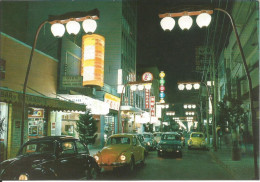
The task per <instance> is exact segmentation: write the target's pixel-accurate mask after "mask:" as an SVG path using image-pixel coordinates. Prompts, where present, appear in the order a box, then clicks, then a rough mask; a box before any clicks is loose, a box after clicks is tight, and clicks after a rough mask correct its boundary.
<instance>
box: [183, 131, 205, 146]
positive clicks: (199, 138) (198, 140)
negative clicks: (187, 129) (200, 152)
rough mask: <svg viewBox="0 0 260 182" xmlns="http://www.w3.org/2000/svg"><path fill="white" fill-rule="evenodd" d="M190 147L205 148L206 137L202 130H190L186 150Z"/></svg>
mask: <svg viewBox="0 0 260 182" xmlns="http://www.w3.org/2000/svg"><path fill="white" fill-rule="evenodd" d="M191 148H201V149H206V148H207V144H206V139H205V134H204V133H202V132H192V133H191V134H190V139H189V140H188V150H190V149H191Z"/></svg>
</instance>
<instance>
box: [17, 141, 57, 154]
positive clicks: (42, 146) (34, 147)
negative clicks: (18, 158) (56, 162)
mask: <svg viewBox="0 0 260 182" xmlns="http://www.w3.org/2000/svg"><path fill="white" fill-rule="evenodd" d="M53 152H54V146H53V143H52V142H43V143H31V144H28V145H26V146H24V147H23V149H22V153H21V154H28V153H32V154H33V153H35V154H40V153H41V154H42V153H53Z"/></svg>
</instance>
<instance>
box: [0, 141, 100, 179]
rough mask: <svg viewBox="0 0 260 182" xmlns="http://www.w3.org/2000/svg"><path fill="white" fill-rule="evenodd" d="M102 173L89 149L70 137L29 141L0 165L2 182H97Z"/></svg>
mask: <svg viewBox="0 0 260 182" xmlns="http://www.w3.org/2000/svg"><path fill="white" fill-rule="evenodd" d="M99 172H100V168H99V166H98V165H97V163H96V161H95V159H94V158H93V157H91V156H90V155H89V150H88V148H87V146H86V145H84V144H83V143H81V142H80V141H79V140H78V139H75V138H73V137H70V136H47V137H43V138H38V139H33V140H30V141H28V142H26V143H25V144H24V145H23V146H22V147H21V148H20V150H19V152H18V155H17V156H16V157H15V158H12V159H8V160H5V161H3V162H2V163H1V164H0V179H1V180H68V179H95V178H96V177H97V176H98V174H99Z"/></svg>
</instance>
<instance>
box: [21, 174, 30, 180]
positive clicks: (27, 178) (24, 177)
mask: <svg viewBox="0 0 260 182" xmlns="http://www.w3.org/2000/svg"><path fill="white" fill-rule="evenodd" d="M18 180H20V181H27V180H29V177H28V175H27V174H20V176H19V178H18Z"/></svg>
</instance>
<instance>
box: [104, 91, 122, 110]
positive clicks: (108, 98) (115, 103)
mask: <svg viewBox="0 0 260 182" xmlns="http://www.w3.org/2000/svg"><path fill="white" fill-rule="evenodd" d="M104 100H105V103H108V104H109V108H110V109H114V110H117V111H118V110H119V106H120V98H119V97H116V96H114V95H111V94H108V93H106V94H105V98H104Z"/></svg>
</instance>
